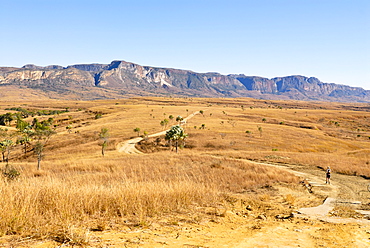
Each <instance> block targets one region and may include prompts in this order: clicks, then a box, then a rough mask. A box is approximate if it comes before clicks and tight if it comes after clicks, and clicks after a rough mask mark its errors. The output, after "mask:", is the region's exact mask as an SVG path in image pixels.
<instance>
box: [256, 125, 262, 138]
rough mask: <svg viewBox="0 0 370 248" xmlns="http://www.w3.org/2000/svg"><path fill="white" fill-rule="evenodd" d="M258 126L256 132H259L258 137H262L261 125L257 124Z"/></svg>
mask: <svg viewBox="0 0 370 248" xmlns="http://www.w3.org/2000/svg"><path fill="white" fill-rule="evenodd" d="M257 127H258V132H260V137H262V127H261V126H257Z"/></svg>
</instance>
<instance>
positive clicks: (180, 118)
mask: <svg viewBox="0 0 370 248" xmlns="http://www.w3.org/2000/svg"><path fill="white" fill-rule="evenodd" d="M183 120H184V118H182V117H181V116H180V115H178V116H177V117H176V121H177V122H178V123H179V124H181V121H183Z"/></svg>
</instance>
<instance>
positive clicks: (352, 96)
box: [0, 61, 370, 102]
mask: <svg viewBox="0 0 370 248" xmlns="http://www.w3.org/2000/svg"><path fill="white" fill-rule="evenodd" d="M6 85H12V86H14V85H17V86H19V87H27V88H31V89H38V90H40V91H43V92H46V93H48V94H50V96H51V97H53V98H64V97H72V98H78V99H102V98H118V97H125V96H132V95H182V96H199V97H255V98H262V99H297V100H325V101H354V102H370V91H366V90H364V89H362V88H356V87H350V86H346V85H338V84H328V83H323V82H321V81H320V80H319V79H317V78H313V77H310V78H308V77H304V76H288V77H278V78H272V79H268V78H263V77H255V76H245V75H221V74H219V73H195V72H192V71H188V70H179V69H170V68H156V67H150V66H141V65H138V64H134V63H129V62H126V61H113V62H112V63H110V64H78V65H71V66H68V67H62V66H58V65H52V66H46V67H40V66H35V65H25V66H24V67H22V68H11V67H3V68H0V87H1V86H6ZM0 89H1V88H0Z"/></svg>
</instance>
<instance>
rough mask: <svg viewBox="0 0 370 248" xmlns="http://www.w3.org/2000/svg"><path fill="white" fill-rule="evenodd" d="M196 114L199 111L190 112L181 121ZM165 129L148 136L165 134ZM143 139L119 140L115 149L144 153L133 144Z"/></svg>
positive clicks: (184, 121)
mask: <svg viewBox="0 0 370 248" xmlns="http://www.w3.org/2000/svg"><path fill="white" fill-rule="evenodd" d="M196 114H199V111H197V112H194V113H192V114H190V115H189V116H188V117H186V118H184V120H183V121H182V122H183V123H186V122H187V121H188V120H189V119H191V118H193V117H194V116H195V115H196ZM167 131H168V130H165V131H162V132H159V133H155V134H151V135H148V138H153V137H158V136H162V135H165V134H166V132H167ZM143 139H144V138H142V137H137V138H133V139H130V140H126V141H123V142H120V143H119V144H118V145H117V147H116V149H117V151H118V152H123V153H127V154H144V153H142V152H141V151H139V150H138V149H136V147H135V145H136V144H137V143H139V142H140V141H142V140H143Z"/></svg>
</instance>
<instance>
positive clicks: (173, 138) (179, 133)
mask: <svg viewBox="0 0 370 248" xmlns="http://www.w3.org/2000/svg"><path fill="white" fill-rule="evenodd" d="M187 136H188V135H187V134H186V133H185V132H184V129H183V128H182V127H181V126H179V125H176V126H172V127H171V129H170V130H168V131H167V132H166V136H165V139H166V140H168V141H169V142H170V147H171V146H172V142H175V147H176V153H177V152H178V147H179V141H184V140H185V139H186V137H187Z"/></svg>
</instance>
